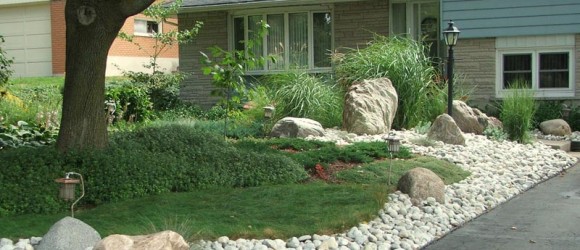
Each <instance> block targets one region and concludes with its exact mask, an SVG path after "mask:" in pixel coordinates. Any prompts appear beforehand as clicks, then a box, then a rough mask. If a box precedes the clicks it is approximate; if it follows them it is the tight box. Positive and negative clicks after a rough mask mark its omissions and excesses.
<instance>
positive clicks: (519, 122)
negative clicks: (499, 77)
mask: <svg viewBox="0 0 580 250" xmlns="http://www.w3.org/2000/svg"><path fill="white" fill-rule="evenodd" d="M511 86H513V88H510V90H511V91H510V92H509V93H508V94H507V95H506V96H505V97H504V99H503V102H502V108H501V114H500V118H501V119H500V120H501V121H502V122H503V127H504V131H505V132H506V133H507V134H508V138H509V139H510V140H512V141H517V142H520V143H528V142H529V141H530V139H531V138H530V129H532V122H533V118H534V113H535V110H536V105H535V101H534V94H533V92H532V91H531V90H530V89H528V88H526V87H525V86H529V85H527V84H526V83H525V82H515V83H512V84H511Z"/></svg>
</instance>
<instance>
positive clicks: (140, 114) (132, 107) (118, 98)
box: [105, 82, 154, 122]
mask: <svg viewBox="0 0 580 250" xmlns="http://www.w3.org/2000/svg"><path fill="white" fill-rule="evenodd" d="M105 100H107V101H112V102H114V104H115V113H114V115H115V119H116V120H124V121H129V122H140V121H147V120H150V119H152V118H153V117H154V112H153V103H152V102H151V98H150V97H149V94H148V91H147V88H145V87H143V86H138V85H135V84H133V83H131V82H122V83H117V84H115V85H112V86H108V87H107V92H106V94H105Z"/></svg>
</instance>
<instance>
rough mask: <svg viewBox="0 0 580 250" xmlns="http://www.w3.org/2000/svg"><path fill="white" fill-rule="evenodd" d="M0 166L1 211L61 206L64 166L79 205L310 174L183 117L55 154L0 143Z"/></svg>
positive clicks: (265, 182) (266, 182)
mask: <svg viewBox="0 0 580 250" xmlns="http://www.w3.org/2000/svg"><path fill="white" fill-rule="evenodd" d="M0 168H1V169H2V171H0V190H2V192H0V215H9V214H25V213H52V212H56V211H62V210H63V209H66V206H64V205H65V204H64V203H63V202H60V201H58V200H57V195H56V194H57V191H56V190H57V189H58V184H57V183H55V182H54V179H56V178H62V177H63V176H64V174H65V172H68V171H74V172H78V173H81V174H82V175H83V176H84V179H85V182H86V196H85V198H83V200H81V204H80V205H81V206H82V205H95V204H102V203H108V202H115V201H122V200H127V199H132V198H136V197H143V196H147V195H152V194H161V193H166V192H171V191H174V192H181V191H191V190H194V189H200V188H212V187H250V186H258V185H269V184H283V183H294V182H298V181H301V180H304V179H305V178H307V177H308V175H307V174H306V172H305V170H304V168H303V167H302V166H300V165H298V164H297V163H296V162H294V161H293V160H291V159H290V158H288V157H285V156H283V155H281V154H280V153H277V152H252V151H250V150H245V149H241V148H238V147H234V146H232V145H231V144H229V143H228V142H226V141H224V140H223V138H222V137H220V136H218V135H215V134H212V133H207V132H204V131H200V130H197V129H195V128H193V127H192V126H188V125H184V124H179V125H163V126H149V127H144V128H140V129H137V130H136V131H135V132H119V133H115V134H113V135H112V136H111V140H110V146H109V147H108V148H107V149H105V150H100V151H84V152H70V153H68V154H66V155H59V154H58V153H57V152H56V151H55V150H54V149H53V148H52V147H50V148H49V147H43V148H39V149H34V150H32V149H29V148H18V149H8V150H1V151H0ZM22 178H29V179H25V180H22ZM14 194H26V195H14Z"/></svg>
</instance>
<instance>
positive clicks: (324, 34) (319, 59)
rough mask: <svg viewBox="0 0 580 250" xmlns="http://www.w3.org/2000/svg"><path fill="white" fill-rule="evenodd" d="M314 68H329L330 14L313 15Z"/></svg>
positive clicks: (330, 47)
mask: <svg viewBox="0 0 580 250" xmlns="http://www.w3.org/2000/svg"><path fill="white" fill-rule="evenodd" d="M313 28H314V32H313V33H314V34H313V41H314V67H330V53H331V51H332V17H331V15H330V12H324V13H314V14H313Z"/></svg>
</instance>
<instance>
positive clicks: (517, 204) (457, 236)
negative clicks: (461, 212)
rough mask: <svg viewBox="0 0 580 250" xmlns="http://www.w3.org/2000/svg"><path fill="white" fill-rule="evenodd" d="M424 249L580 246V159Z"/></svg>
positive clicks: (514, 249)
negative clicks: (556, 174)
mask: <svg viewBox="0 0 580 250" xmlns="http://www.w3.org/2000/svg"><path fill="white" fill-rule="evenodd" d="M423 249H425V250H439V249H446V250H448V249H453V250H455V249H476V250H486V249H505V250H519V249H526V250H527V249H557V250H567V249H580V163H577V164H576V165H575V166H574V167H572V168H570V169H568V170H567V171H566V172H564V174H563V175H560V176H556V177H554V178H552V179H550V180H548V181H546V182H544V183H541V184H539V185H538V186H536V187H534V188H532V189H530V190H528V191H526V192H524V193H523V194H520V195H518V196H516V197H515V198H513V199H512V200H510V201H508V202H506V203H504V204H502V205H499V206H497V207H496V208H495V209H493V210H492V211H490V212H489V213H487V214H484V215H482V216H480V217H478V218H476V219H474V220H472V221H471V222H469V223H467V224H465V225H464V226H463V227H461V228H460V229H458V230H456V231H454V232H452V233H450V234H448V235H447V236H445V237H444V238H442V239H440V240H439V241H436V242H434V243H432V244H431V245H428V246H426V247H425V248H423Z"/></svg>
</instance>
